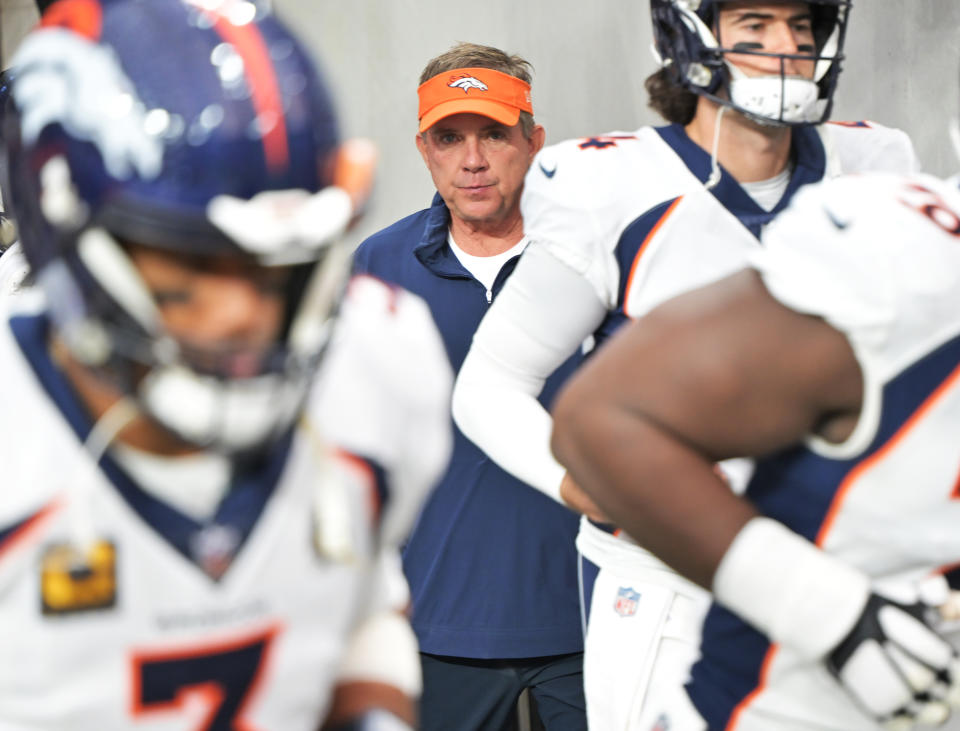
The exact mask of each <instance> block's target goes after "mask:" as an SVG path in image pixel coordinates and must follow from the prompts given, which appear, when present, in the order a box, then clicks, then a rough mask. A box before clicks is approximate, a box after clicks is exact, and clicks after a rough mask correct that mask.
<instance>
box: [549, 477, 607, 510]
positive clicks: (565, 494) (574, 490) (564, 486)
mask: <svg viewBox="0 0 960 731" xmlns="http://www.w3.org/2000/svg"><path fill="white" fill-rule="evenodd" d="M560 499H561V500H563V504H564V505H566V506H567V507H568V508H570V509H571V510H573V511H574V512H576V513H580V514H581V515H586V516H587V517H588V518H590V520H595V521H596V522H598V523H611V522H613V521H611V520H610V519H609V518H608V517H607V516H606V515H604V513H603V511H602V510H600V508H598V507H597V504H596V503H595V502H593V500H592V499H591V498H590V496H589V495H587V493H585V492H584V491H583V489H582V488H581V487H580V486H579V485H578V484H577V483H576V482H574V481H573V478H572V477H571V476H570V473H569V472H567V473H566V474H564V476H563V481H562V482H561V483H560Z"/></svg>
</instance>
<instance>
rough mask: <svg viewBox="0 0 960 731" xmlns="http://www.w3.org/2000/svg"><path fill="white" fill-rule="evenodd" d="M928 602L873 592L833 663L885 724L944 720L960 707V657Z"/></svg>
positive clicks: (846, 684)
mask: <svg viewBox="0 0 960 731" xmlns="http://www.w3.org/2000/svg"><path fill="white" fill-rule="evenodd" d="M937 616H938V615H937V610H936V609H935V608H934V607H933V606H932V605H931V604H930V603H928V602H925V601H917V602H916V603H913V604H901V603H899V602H894V601H892V600H889V599H886V598H884V597H882V596H880V595H878V594H871V595H870V598H869V599H868V600H867V604H866V606H865V607H864V609H863V612H862V613H861V615H860V618H859V619H858V620H857V623H856V624H855V625H854V627H853V629H852V630H851V632H850V634H848V635H847V637H846V638H845V639H844V640H843V641H842V642H841V643H840V644H839V645H838V646H837V647H836V648H835V649H834V650H833V651H832V652H831V653H830V654H829V656H828V657H827V667H828V668H829V669H830V671H831V672H832V673H833V674H834V675H835V676H836V677H837V679H838V680H839V681H840V683H841V685H843V687H844V689H845V690H846V691H847V692H848V693H850V695H851V696H853V698H854V699H855V700H856V701H857V702H858V703H859V704H860V706H861V707H862V708H863V709H864V710H866V711H867V712H868V713H870V715H872V716H873V717H875V718H876V719H877V720H879V721H880V722H881V723H883V725H884V728H887V729H890V730H891V731H893V730H896V731H901V730H902V731H906V730H907V729H911V728H913V727H914V725H915V724H920V723H922V724H926V725H929V726H939V725H941V724H943V723H944V722H945V721H946V720H947V718H948V717H949V716H950V712H951V709H955V708H960V658H958V656H957V654H956V652H955V651H954V650H953V648H952V647H951V646H950V645H949V644H948V643H947V642H946V641H945V640H944V639H943V638H942V637H941V636H940V635H939V634H937V632H936V631H935V630H934V629H933V624H934V623H935V622H936V621H937Z"/></svg>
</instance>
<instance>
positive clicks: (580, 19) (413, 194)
mask: <svg viewBox="0 0 960 731" xmlns="http://www.w3.org/2000/svg"><path fill="white" fill-rule="evenodd" d="M274 3H275V6H276V7H277V8H278V10H279V12H280V13H281V15H283V16H284V17H285V18H286V19H287V21H288V23H289V24H290V25H291V26H293V27H295V28H296V29H297V31H298V32H299V33H300V35H301V37H303V38H304V40H305V41H307V42H308V44H309V45H310V46H312V47H313V48H314V49H315V50H316V51H317V54H318V56H319V57H320V58H321V60H322V62H323V63H324V64H325V66H326V68H327V71H328V75H329V77H330V80H331V83H332V85H333V87H334V90H335V93H336V96H337V100H338V104H339V108H340V112H341V117H342V120H343V129H344V133H345V134H349V135H363V136H366V137H370V138H372V139H373V140H374V141H375V142H376V143H377V145H378V147H379V149H380V155H381V162H380V167H379V182H378V186H377V194H376V197H375V200H374V202H373V205H372V207H371V211H370V215H368V216H367V218H366V220H365V221H364V223H363V226H362V228H361V230H360V232H359V233H361V234H363V233H366V232H370V231H373V230H376V229H378V228H380V227H382V226H384V225H386V224H388V223H390V222H392V221H393V220H395V219H397V218H399V217H401V216H403V215H405V214H407V213H410V212H412V211H414V210H417V209H419V208H422V207H423V206H425V205H426V204H427V203H428V202H429V200H430V196H431V195H432V192H433V186H432V184H431V181H430V178H429V175H428V174H427V172H426V169H425V168H424V166H423V163H422V162H421V160H420V158H419V156H418V154H417V152H416V148H415V147H414V135H415V134H416V113H417V104H416V87H417V79H418V78H419V75H420V71H421V70H422V68H423V66H424V65H425V63H426V61H427V60H428V59H429V58H431V57H432V56H435V55H437V54H439V53H442V52H443V51H445V50H446V49H448V48H449V47H450V46H452V45H453V44H454V43H456V42H457V41H473V42H476V43H485V44H490V45H494V46H497V47H499V48H502V49H503V50H505V51H508V52H511V53H519V54H521V55H522V56H524V57H526V58H527V59H528V60H529V61H530V62H531V63H533V65H534V69H535V78H534V88H533V99H534V109H535V114H536V118H537V120H538V121H539V122H540V123H542V124H543V125H544V126H545V127H546V129H547V142H548V143H550V142H556V141H559V140H562V139H564V138H566V137H575V136H582V135H589V134H599V133H602V132H606V131H610V130H614V129H621V130H631V129H635V128H636V127H639V126H640V125H642V124H648V123H657V122H658V118H657V117H656V115H654V114H653V113H652V112H649V111H648V110H647V109H646V98H645V94H644V91H643V79H644V78H645V77H646V76H647V74H649V73H650V72H651V71H653V70H654V68H655V66H654V62H653V59H652V56H651V54H650V50H649V48H650V40H651V35H650V21H649V17H648V15H649V5H648V2H647V0H593V1H592V2H585V1H584V0H483V2H476V1H472V2H467V1H466V0H274ZM855 3H856V4H855V8H854V10H853V12H852V15H851V24H850V29H849V37H848V41H847V47H846V51H847V62H846V64H845V70H844V73H843V75H842V77H841V81H840V88H839V91H838V95H837V100H838V101H837V105H836V108H835V112H834V118H835V119H872V120H876V121H879V122H883V123H884V124H888V125H891V126H897V127H901V128H902V129H905V130H906V131H907V132H909V133H910V135H911V136H912V137H913V140H914V144H915V145H916V148H917V151H918V153H919V155H920V159H921V161H922V162H923V165H924V168H925V169H926V170H928V171H930V172H933V173H936V174H938V175H947V174H951V173H953V172H954V171H955V170H960V161H957V160H956V158H955V156H954V154H953V151H952V147H951V146H950V143H949V139H948V137H947V134H946V126H947V123H948V121H949V120H950V118H952V117H954V116H956V115H957V113H958V111H960V110H958V97H960V0H855ZM33 7H34V6H33V0H0V11H2V16H0V29H2V35H0V50H2V52H3V56H4V59H5V60H6V59H8V58H9V54H10V52H11V51H12V50H13V47H14V46H15V45H16V41H17V39H18V38H19V37H20V35H21V34H22V32H23V29H24V28H25V27H27V26H28V25H29V24H30V23H32V22H33V20H34V18H35V10H34V9H33Z"/></svg>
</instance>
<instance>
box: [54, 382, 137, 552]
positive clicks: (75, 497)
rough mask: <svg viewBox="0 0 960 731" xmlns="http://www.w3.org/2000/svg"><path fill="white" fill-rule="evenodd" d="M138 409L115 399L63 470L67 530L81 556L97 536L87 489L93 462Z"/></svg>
mask: <svg viewBox="0 0 960 731" xmlns="http://www.w3.org/2000/svg"><path fill="white" fill-rule="evenodd" d="M139 413H140V410H139V409H138V408H137V405H136V403H134V401H133V399H131V398H129V397H126V396H125V397H123V398H120V399H118V400H117V401H116V402H114V404H113V405H112V406H110V408H108V409H107V410H106V411H105V412H103V414H102V415H101V416H100V418H99V419H97V422H96V423H95V424H94V425H93V428H92V429H90V433H89V434H87V438H86V439H85V440H84V442H83V447H82V449H81V450H80V451H79V452H77V458H76V460H75V462H76V464H75V467H74V469H70V470H67V471H65V472H64V474H65V475H68V476H69V480H68V483H67V494H68V495H69V496H70V498H71V503H72V505H71V509H70V511H69V516H70V517H69V531H70V535H71V542H72V543H73V546H74V548H76V549H77V551H78V555H80V556H85V555H86V554H87V551H88V550H90V548H91V547H92V546H93V544H94V543H95V542H96V540H97V534H96V531H95V530H94V520H93V516H92V515H91V506H90V500H91V498H90V490H91V487H92V486H93V484H94V482H95V480H97V479H98V476H97V464H99V462H100V458H101V457H102V456H103V455H104V453H105V452H106V451H107V448H108V447H109V446H110V445H111V444H112V443H113V441H114V440H115V439H116V438H117V435H118V434H119V433H120V432H121V431H122V430H123V428H124V427H126V426H127V425H128V424H130V422H132V421H133V420H134V419H135V418H136V417H137V416H138V415H139Z"/></svg>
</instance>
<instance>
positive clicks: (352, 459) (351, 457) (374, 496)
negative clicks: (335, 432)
mask: <svg viewBox="0 0 960 731" xmlns="http://www.w3.org/2000/svg"><path fill="white" fill-rule="evenodd" d="M333 454H334V456H335V457H337V458H339V459H342V460H343V461H344V462H346V463H347V464H349V465H350V466H352V467H354V468H356V469H357V470H358V471H359V472H361V473H362V474H363V476H364V477H365V478H366V482H367V493H368V494H367V499H368V500H369V501H370V515H371V516H372V517H373V521H374V523H376V521H378V520H379V519H380V510H381V508H382V507H383V506H382V504H381V502H380V492H379V491H378V490H377V476H376V474H374V471H373V468H372V467H370V464H369V463H368V462H367V461H366V460H365V459H364V458H363V457H358V456H357V455H355V454H353V452H348V451H347V450H345V449H341V448H340V447H335V448H334V450H333Z"/></svg>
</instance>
